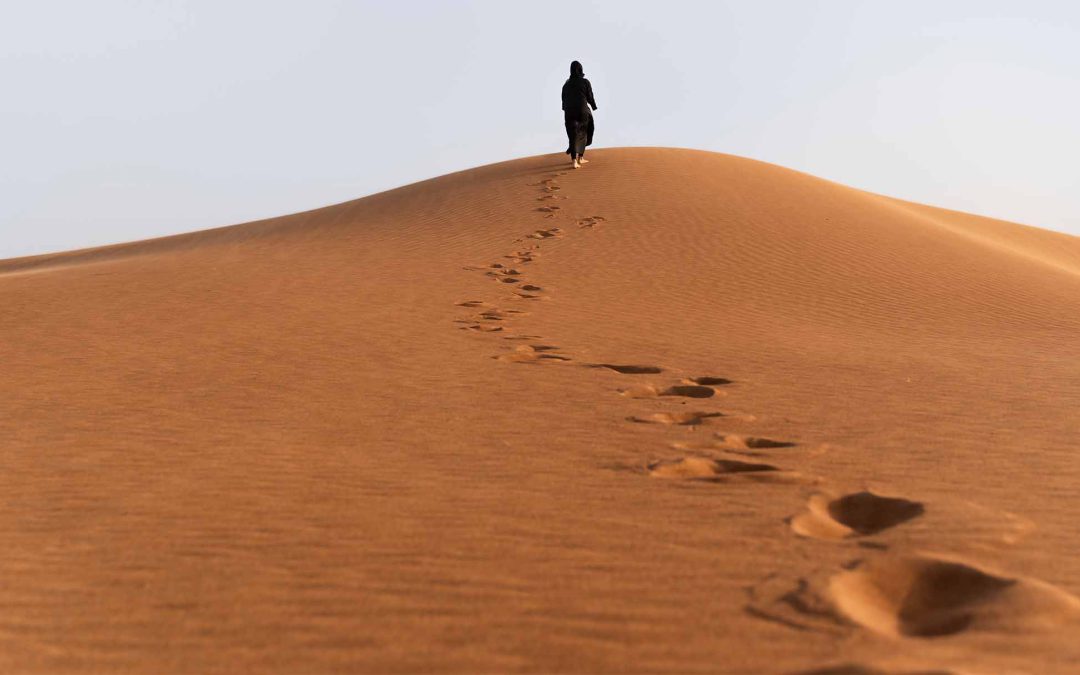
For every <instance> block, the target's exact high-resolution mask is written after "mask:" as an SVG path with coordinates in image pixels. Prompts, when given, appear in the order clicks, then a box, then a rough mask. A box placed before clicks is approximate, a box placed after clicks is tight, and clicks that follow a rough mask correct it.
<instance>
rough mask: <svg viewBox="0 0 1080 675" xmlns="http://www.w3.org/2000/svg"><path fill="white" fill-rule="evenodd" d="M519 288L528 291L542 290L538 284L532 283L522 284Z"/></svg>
mask: <svg viewBox="0 0 1080 675" xmlns="http://www.w3.org/2000/svg"><path fill="white" fill-rule="evenodd" d="M520 288H521V290H523V291H529V292H530V293H535V292H537V291H542V290H544V289H543V288H540V287H539V286H534V285H533V284H522V285H521V286H520Z"/></svg>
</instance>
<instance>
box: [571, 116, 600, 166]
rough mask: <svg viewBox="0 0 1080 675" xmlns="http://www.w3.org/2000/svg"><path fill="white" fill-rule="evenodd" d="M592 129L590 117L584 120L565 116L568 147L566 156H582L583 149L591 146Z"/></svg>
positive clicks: (591, 118)
mask: <svg viewBox="0 0 1080 675" xmlns="http://www.w3.org/2000/svg"><path fill="white" fill-rule="evenodd" d="M593 129H594V126H593V117H592V115H589V116H588V117H587V118H586V119H580V118H573V119H571V117H570V116H569V115H567V116H566V140H567V141H569V145H568V146H567V148H566V154H568V155H570V157H571V158H573V157H581V156H582V155H584V154H585V148H586V147H588V146H590V145H592V137H593Z"/></svg>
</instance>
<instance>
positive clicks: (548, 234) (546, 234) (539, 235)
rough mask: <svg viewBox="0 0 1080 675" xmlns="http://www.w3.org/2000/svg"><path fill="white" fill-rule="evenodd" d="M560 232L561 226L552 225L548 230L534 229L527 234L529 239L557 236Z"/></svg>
mask: <svg viewBox="0 0 1080 675" xmlns="http://www.w3.org/2000/svg"><path fill="white" fill-rule="evenodd" d="M560 232H562V229H561V228H558V227H553V228H551V229H549V230H536V231H535V232H533V233H532V234H530V235H527V236H528V237H529V238H530V239H551V238H552V237H557V236H559V233H560Z"/></svg>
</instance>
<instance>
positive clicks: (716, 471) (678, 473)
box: [646, 457, 780, 480]
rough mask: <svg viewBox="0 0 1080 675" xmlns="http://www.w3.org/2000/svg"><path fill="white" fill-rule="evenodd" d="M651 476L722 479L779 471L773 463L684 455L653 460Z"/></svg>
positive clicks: (650, 469) (649, 467)
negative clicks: (742, 474)
mask: <svg viewBox="0 0 1080 675" xmlns="http://www.w3.org/2000/svg"><path fill="white" fill-rule="evenodd" d="M646 468H647V469H648V471H649V475H650V476H655V477H657V478H690V479H695V480H721V479H722V478H723V477H725V476H728V475H730V474H738V473H759V472H772V471H779V470H780V469H779V467H775V466H773V465H772V464H753V463H750V462H739V461H736V460H733V459H708V458H705V457H682V458H680V459H673V460H663V461H659V462H653V463H652V464H649V465H648V467H646Z"/></svg>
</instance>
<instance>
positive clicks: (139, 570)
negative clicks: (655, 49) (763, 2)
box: [0, 149, 1080, 673]
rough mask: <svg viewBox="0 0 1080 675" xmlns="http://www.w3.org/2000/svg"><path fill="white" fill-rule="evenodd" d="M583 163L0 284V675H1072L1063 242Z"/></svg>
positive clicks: (857, 196) (608, 156)
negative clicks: (532, 674)
mask: <svg viewBox="0 0 1080 675" xmlns="http://www.w3.org/2000/svg"><path fill="white" fill-rule="evenodd" d="M589 155H590V158H591V159H593V161H592V162H591V163H590V164H589V165H588V166H587V167H584V168H583V169H581V170H579V171H567V169H568V166H567V164H568V163H567V162H566V161H565V159H564V157H563V156H562V155H549V156H543V157H533V158H528V159H521V160H515V161H511V162H505V163H502V164H497V165H493V166H487V167H482V168H479V169H474V170H470V171H464V172H461V173H457V174H452V175H449V176H444V177H442V178H437V179H434V180H430V181H425V182H423V183H418V184H415V185H410V186H407V187H404V188H401V189H398V190H393V191H390V192H386V193H382V194H378V195H374V196H371V197H367V198H364V199H360V200H357V201H354V202H349V203H346V204H341V205H338V206H332V207H328V208H324V209H319V210H316V211H311V212H307V213H301V214H296V215H292V216H286V217H282V218H276V219H272V220H267V221H261V222H256V223H250V224H246V225H239V226H236V227H229V228H222V229H218V230H211V231H206V232H199V233H194V234H190V235H184V236H178V237H170V238H165V239H158V240H152V241H146V242H138V243H134V244H128V245H123V246H115V247H107V248H101V249H93V250H87V251H76V252H72V253H66V254H58V255H49V256H40V257H36V258H27V259H19V260H11V261H5V262H0V308H2V312H3V321H2V322H0V363H3V378H2V379H0V395H2V399H0V400H2V401H3V405H2V406H0V430H2V432H3V435H2V437H0V461H2V473H0V475H3V476H4V481H3V497H4V499H3V509H2V510H0V529H2V534H0V606H2V607H3V611H2V612H0V670H2V671H4V672H39V671H40V672H112V673H116V672H148V673H149V672H190V673H215V672H220V673H234V672H241V671H244V670H247V671H254V672H354V671H381V672H385V671H426V672H428V671H499V672H505V671H574V672H580V671H638V672H641V671H648V672H655V671H679V672H776V673H783V672H814V671H816V670H818V669H827V668H829V667H838V666H841V665H844V664H847V665H848V666H849V667H850V670H849V671H842V672H876V670H875V669H878V670H880V671H882V672H904V671H913V670H944V671H950V672H965V673H1004V672H1028V673H1067V672H1076V670H1077V669H1078V668H1080V621H1078V616H1080V609H1078V608H1077V600H1076V598H1075V596H1076V595H1078V594H1080V539H1077V537H1076V536H1075V534H1076V522H1077V517H1078V515H1080V502H1077V500H1076V490H1077V486H1080V463H1078V462H1077V461H1076V456H1075V453H1076V450H1077V449H1078V447H1080V443H1078V441H1080V433H1078V431H1080V413H1078V412H1077V411H1078V407H1080V239H1077V238H1074V237H1070V236H1068V235H1064V234H1056V233H1052V232H1048V231H1044V230H1039V229H1035V228H1030V227H1024V226H1021V225H1015V224H1012V223H1006V222H1002V221H996V220H991V219H987V218H981V217H976V216H971V215H967V214H963V213H956V212H951V211H945V210H942V209H937V208H931V207H927V206H920V205H916V204H910V203H906V202H901V201H898V200H894V199H890V198H887V197H882V196H877V195H873V194H868V193H865V192H860V191H858V190H854V189H851V188H847V187H843V186H840V185H836V184H834V183H830V182H827V181H823V180H820V179H817V178H813V177H811V176H807V175H804V174H800V173H797V172H794V171H790V170H787V169H783V168H780V167H776V166H772V165H768V164H763V163H759V162H754V161H751V160H747V159H740V158H736V157H731V156H726V155H719V154H713V153H706V152H696V151H687V150H667V149H616V150H600V151H596V152H590V153H589ZM603 366H607V367H603ZM622 366H638V367H636V368H625V367H622ZM620 371H622V372H620ZM860 669H861V670H860ZM821 672H828V671H827V670H822V671H821ZM837 672H841V671H837Z"/></svg>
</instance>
